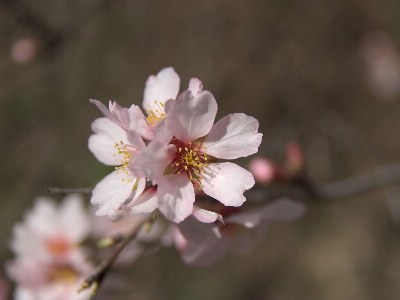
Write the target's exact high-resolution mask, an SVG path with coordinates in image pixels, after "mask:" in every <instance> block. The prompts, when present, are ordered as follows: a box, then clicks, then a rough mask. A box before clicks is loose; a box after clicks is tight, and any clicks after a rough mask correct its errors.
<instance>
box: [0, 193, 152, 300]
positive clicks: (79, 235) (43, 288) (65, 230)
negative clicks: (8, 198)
mask: <svg viewBox="0 0 400 300" xmlns="http://www.w3.org/2000/svg"><path fill="white" fill-rule="evenodd" d="M148 218H149V216H148V215H144V214H143V215H140V216H129V217H127V218H125V219H124V220H123V221H121V222H118V223H112V222H110V221H109V220H108V219H107V218H105V217H97V216H96V217H95V216H94V215H93V213H91V212H90V211H87V209H86V208H85V206H84V204H83V198H82V197H81V196H80V195H78V194H71V195H69V196H67V197H65V198H64V199H63V201H62V202H61V204H60V205H58V206H57V205H56V202H55V200H54V199H51V198H47V197H39V198H37V199H36V201H35V205H34V208H33V210H32V211H30V212H28V213H27V214H26V215H25V219H24V222H23V223H18V224H16V225H15V226H14V230H13V231H14V232H13V235H14V236H13V239H12V240H11V244H10V246H11V250H12V251H13V252H14V253H15V255H16V258H15V259H14V260H13V261H10V262H8V263H7V266H6V269H7V274H8V276H9V277H10V278H11V279H13V280H14V281H15V282H16V283H17V288H16V290H15V293H14V299H15V300H43V299H44V300H54V299H57V300H84V299H85V300H86V299H88V298H89V291H84V292H82V293H80V294H78V293H77V291H78V288H79V287H80V286H81V284H82V282H83V281H84V279H85V278H87V277H88V276H89V275H90V274H91V273H92V271H93V269H94V264H93V260H92V259H89V257H88V254H91V255H92V256H94V257H99V258H104V257H105V256H107V254H109V251H107V250H110V249H99V248H98V247H96V248H95V247H94V244H95V243H96V242H97V241H98V240H99V239H103V240H104V238H105V237H108V238H106V239H105V240H110V239H113V238H115V237H117V236H124V235H125V234H126V232H129V231H132V230H136V229H137V228H138V227H139V226H140V224H141V223H143V221H144V220H146V219H148ZM159 232H160V230H159V229H157V226H154V228H153V229H152V230H151V231H150V232H144V231H143V230H142V231H140V232H139V234H138V238H137V240H135V241H134V242H133V243H131V244H130V245H129V247H126V248H125V249H124V250H123V251H122V252H121V254H120V255H119V257H118V259H117V261H116V266H117V267H125V266H127V265H129V264H131V263H132V262H133V261H135V260H136V259H137V258H138V257H139V256H140V255H141V254H142V253H143V251H144V250H145V249H144V247H143V245H142V242H151V241H154V240H156V239H157V238H158V237H159ZM107 252H108V253H107ZM0 279H1V278H0ZM1 283H2V282H1V280H0V284H1ZM1 289H2V287H1V286H0V291H1ZM107 289H108V290H111V287H107ZM0 299H3V298H2V297H1V293H0ZM96 299H98V298H96Z"/></svg>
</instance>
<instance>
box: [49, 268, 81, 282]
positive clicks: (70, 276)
mask: <svg viewBox="0 0 400 300" xmlns="http://www.w3.org/2000/svg"><path fill="white" fill-rule="evenodd" d="M78 276H79V273H78V272H77V271H76V270H74V269H73V268H72V267H70V266H54V267H53V268H52V269H51V271H50V274H49V281H50V282H66V283H70V284H74V283H75V282H76V281H77V279H78Z"/></svg>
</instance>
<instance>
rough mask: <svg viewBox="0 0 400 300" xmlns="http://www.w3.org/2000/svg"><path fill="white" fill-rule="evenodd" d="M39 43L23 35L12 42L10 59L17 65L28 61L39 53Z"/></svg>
mask: <svg viewBox="0 0 400 300" xmlns="http://www.w3.org/2000/svg"><path fill="white" fill-rule="evenodd" d="M39 51H40V43H39V41H38V40H37V39H35V38H30V37H25V38H20V39H18V40H16V41H15V42H14V44H13V45H12V46H11V49H10V57H11V60H12V61H13V62H14V63H16V64H18V65H25V64H28V63H30V62H31V61H32V60H33V59H34V58H35V57H36V56H37V54H38V53H39Z"/></svg>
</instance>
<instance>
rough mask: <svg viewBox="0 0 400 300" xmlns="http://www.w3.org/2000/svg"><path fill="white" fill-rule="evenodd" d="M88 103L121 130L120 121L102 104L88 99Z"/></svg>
mask: <svg viewBox="0 0 400 300" xmlns="http://www.w3.org/2000/svg"><path fill="white" fill-rule="evenodd" d="M89 101H90V102H91V103H93V104H95V105H96V106H97V107H98V108H99V109H100V111H101V112H102V113H103V115H104V116H105V117H107V118H108V119H109V120H111V121H113V122H114V123H115V124H117V125H118V126H120V127H121V128H123V125H122V124H121V122H120V120H119V119H118V118H117V117H116V116H115V115H113V114H112V113H111V112H110V111H109V110H108V108H107V107H106V106H105V105H104V104H103V103H101V102H100V101H99V100H95V99H90V100H89ZM110 106H111V101H110Z"/></svg>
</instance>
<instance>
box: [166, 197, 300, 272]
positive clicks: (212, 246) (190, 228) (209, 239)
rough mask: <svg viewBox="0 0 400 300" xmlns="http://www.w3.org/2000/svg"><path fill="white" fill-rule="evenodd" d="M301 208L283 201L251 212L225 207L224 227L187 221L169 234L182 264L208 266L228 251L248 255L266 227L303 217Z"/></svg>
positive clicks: (223, 213)
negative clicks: (171, 235) (172, 235)
mask: <svg viewBox="0 0 400 300" xmlns="http://www.w3.org/2000/svg"><path fill="white" fill-rule="evenodd" d="M305 209H306V207H305V205H304V204H303V203H300V202H296V201H293V200H290V199H287V198H282V199H278V200H276V201H274V202H271V203H269V204H266V205H264V206H262V207H261V208H258V209H254V210H249V209H241V208H228V209H227V210H225V212H221V214H222V215H223V217H224V221H225V223H226V224H225V225H221V224H218V223H216V224H204V223H200V222H198V221H197V220H195V219H194V218H187V219H186V220H185V221H183V222H182V223H180V224H179V225H175V226H177V227H175V228H179V230H176V229H175V231H172V233H173V234H174V237H173V239H174V240H175V245H176V247H177V249H178V251H179V252H180V253H181V256H182V259H183V260H184V262H185V263H188V264H192V265H196V266H209V265H211V264H213V263H215V262H217V261H218V260H219V259H221V258H222V257H223V256H224V255H225V254H226V253H227V252H228V251H229V250H232V251H234V252H236V253H238V254H248V253H250V252H251V251H252V250H253V249H254V247H255V246H256V244H257V243H258V242H259V241H260V240H261V239H262V238H263V236H264V234H265V229H266V227H267V226H268V225H269V224H273V223H282V222H291V221H294V220H297V219H299V218H301V217H302V216H303V215H304V212H305ZM170 232H171V231H170Z"/></svg>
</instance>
